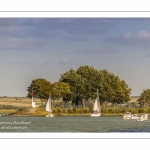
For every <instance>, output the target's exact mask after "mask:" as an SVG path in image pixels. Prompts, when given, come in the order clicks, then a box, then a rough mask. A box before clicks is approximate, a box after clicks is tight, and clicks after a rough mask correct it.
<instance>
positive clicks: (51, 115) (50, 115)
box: [46, 114, 54, 117]
mask: <svg viewBox="0 0 150 150" xmlns="http://www.w3.org/2000/svg"><path fill="white" fill-rule="evenodd" d="M46 117H54V116H53V114H48V115H46Z"/></svg>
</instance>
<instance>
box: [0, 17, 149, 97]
mask: <svg viewBox="0 0 150 150" xmlns="http://www.w3.org/2000/svg"><path fill="white" fill-rule="evenodd" d="M149 64H150V18H104V17H101V18H97V17H96V18H88V17H85V18H71V17H70V18H68V17H67V18H63V17H61V18H59V17H57V18H54V17H53V18H46V17H45V18H39V17H37V18H20V17H18V18H17V17H16V18H4V17H3V18H0V69H1V71H0V96H9V97H14V96H17V97H24V96H27V87H29V86H30V84H31V82H32V80H34V79H37V78H44V79H46V80H48V81H50V82H51V83H54V82H57V81H58V80H59V78H60V75H61V74H63V73H65V72H66V71H69V70H70V69H71V68H72V69H74V70H76V69H77V68H78V67H79V66H82V65H89V66H92V67H94V68H95V69H98V70H102V69H107V70H108V71H109V72H112V73H113V74H115V75H117V76H119V77H120V79H121V80H125V81H126V83H127V84H128V86H129V87H130V88H132V91H131V96H139V95H140V94H141V93H142V91H143V90H144V89H147V88H150V70H149V67H148V66H149Z"/></svg>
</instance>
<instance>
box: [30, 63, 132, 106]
mask: <svg viewBox="0 0 150 150" xmlns="http://www.w3.org/2000/svg"><path fill="white" fill-rule="evenodd" d="M97 89H98V90H99V95H100V103H101V104H103V103H112V104H122V103H125V102H128V101H129V100H130V93H131V88H129V87H128V84H127V83H126V82H125V80H121V79H120V78H119V76H117V75H115V74H113V73H111V72H108V70H106V69H104V70H98V69H95V68H94V67H91V66H88V65H84V66H79V68H77V69H76V70H74V69H70V70H69V71H67V72H65V73H63V74H61V75H60V79H59V80H58V81H57V82H54V83H51V82H50V81H48V80H46V79H42V78H38V79H34V80H32V82H31V84H30V86H29V87H28V88H27V91H28V95H27V97H31V96H32V92H34V97H36V98H40V99H41V100H42V101H43V100H47V99H48V97H49V96H50V95H51V98H52V99H54V100H55V99H58V100H59V99H60V98H62V99H63V101H71V102H72V104H75V105H79V104H82V107H84V101H87V100H89V99H95V98H96V91H97Z"/></svg>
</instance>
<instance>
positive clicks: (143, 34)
mask: <svg viewBox="0 0 150 150" xmlns="http://www.w3.org/2000/svg"><path fill="white" fill-rule="evenodd" d="M103 41H106V42H111V43H115V44H121V45H122V44H123V45H127V46H142V47H143V46H144V47H147V48H148V47H150V32H148V31H146V30H140V31H138V32H137V33H136V34H131V33H129V32H127V33H124V34H123V35H121V36H107V37H105V38H104V39H103Z"/></svg>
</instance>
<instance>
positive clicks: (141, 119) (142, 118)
mask: <svg viewBox="0 0 150 150" xmlns="http://www.w3.org/2000/svg"><path fill="white" fill-rule="evenodd" d="M144 120H148V114H146V113H145V98H144V113H143V114H142V115H141V116H139V118H138V119H137V121H144Z"/></svg>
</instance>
